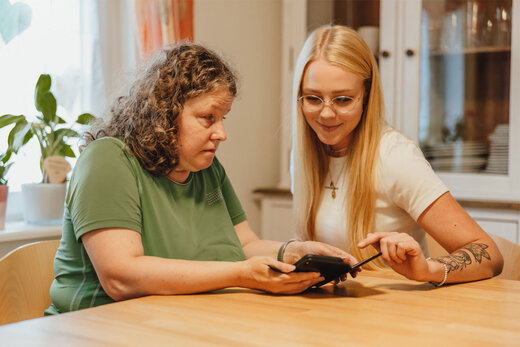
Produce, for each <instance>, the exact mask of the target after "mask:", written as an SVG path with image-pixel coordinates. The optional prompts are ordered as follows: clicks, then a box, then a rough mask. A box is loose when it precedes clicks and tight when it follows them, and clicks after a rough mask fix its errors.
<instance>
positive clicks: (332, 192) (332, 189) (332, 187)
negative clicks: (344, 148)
mask: <svg viewBox="0 0 520 347" xmlns="http://www.w3.org/2000/svg"><path fill="white" fill-rule="evenodd" d="M345 163H346V161H344V162H343V165H342V166H341V170H339V173H338V178H337V180H336V183H338V182H339V180H340V179H341V175H342V173H343V169H344V168H345ZM329 178H330V184H329V185H328V186H326V187H325V188H326V189H330V195H331V197H332V198H333V199H336V190H338V189H339V188H338V186H336V185H335V184H334V180H333V179H332V174H331V172H330V163H329Z"/></svg>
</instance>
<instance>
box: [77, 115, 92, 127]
mask: <svg viewBox="0 0 520 347" xmlns="http://www.w3.org/2000/svg"><path fill="white" fill-rule="evenodd" d="M95 119H96V117H94V116H93V115H91V114H90V113H83V114H80V115H79V117H78V119H77V120H76V123H78V124H83V125H86V124H89V123H90V122H92V121H94V120H95Z"/></svg>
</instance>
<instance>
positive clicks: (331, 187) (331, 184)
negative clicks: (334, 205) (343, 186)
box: [325, 180, 338, 199]
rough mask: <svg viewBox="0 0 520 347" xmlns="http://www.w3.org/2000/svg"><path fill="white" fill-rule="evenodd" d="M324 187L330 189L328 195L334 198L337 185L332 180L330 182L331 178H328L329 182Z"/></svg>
mask: <svg viewBox="0 0 520 347" xmlns="http://www.w3.org/2000/svg"><path fill="white" fill-rule="evenodd" d="M325 188H327V189H330V190H331V192H330V195H331V196H332V198H333V199H336V190H338V187H336V186H335V185H334V182H332V180H330V184H329V185H328V186H327V187H325Z"/></svg>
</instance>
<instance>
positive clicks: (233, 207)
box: [213, 157, 247, 225]
mask: <svg viewBox="0 0 520 347" xmlns="http://www.w3.org/2000/svg"><path fill="white" fill-rule="evenodd" d="M213 160H214V161H215V163H214V165H215V169H216V170H217V174H218V175H219V180H220V187H221V190H222V196H223V197H224V201H225V203H226V207H227V210H228V212H229V217H230V218H231V221H232V222H233V225H237V224H238V223H241V222H243V221H245V220H246V219H247V216H246V213H245V211H244V209H243V208H242V205H241V204H240V200H238V197H237V195H236V194H235V190H234V189H233V186H232V185H231V181H230V180H229V178H228V176H227V174H226V170H225V169H224V167H223V166H222V164H220V162H219V161H218V159H217V158H216V157H215V158H214V159H213Z"/></svg>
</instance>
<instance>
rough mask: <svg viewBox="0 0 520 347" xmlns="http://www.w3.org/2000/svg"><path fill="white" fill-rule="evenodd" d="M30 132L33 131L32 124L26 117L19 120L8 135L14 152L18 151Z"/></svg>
mask: <svg viewBox="0 0 520 347" xmlns="http://www.w3.org/2000/svg"><path fill="white" fill-rule="evenodd" d="M28 132H32V130H31V124H29V123H28V122H27V121H26V120H25V119H22V120H20V121H18V123H16V125H15V126H14V127H13V129H11V131H10V132H9V136H8V137H7V144H8V146H9V149H10V150H12V151H13V152H14V153H18V151H19V150H20V147H22V145H23V143H24V139H25V137H26V136H27V133H28Z"/></svg>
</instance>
